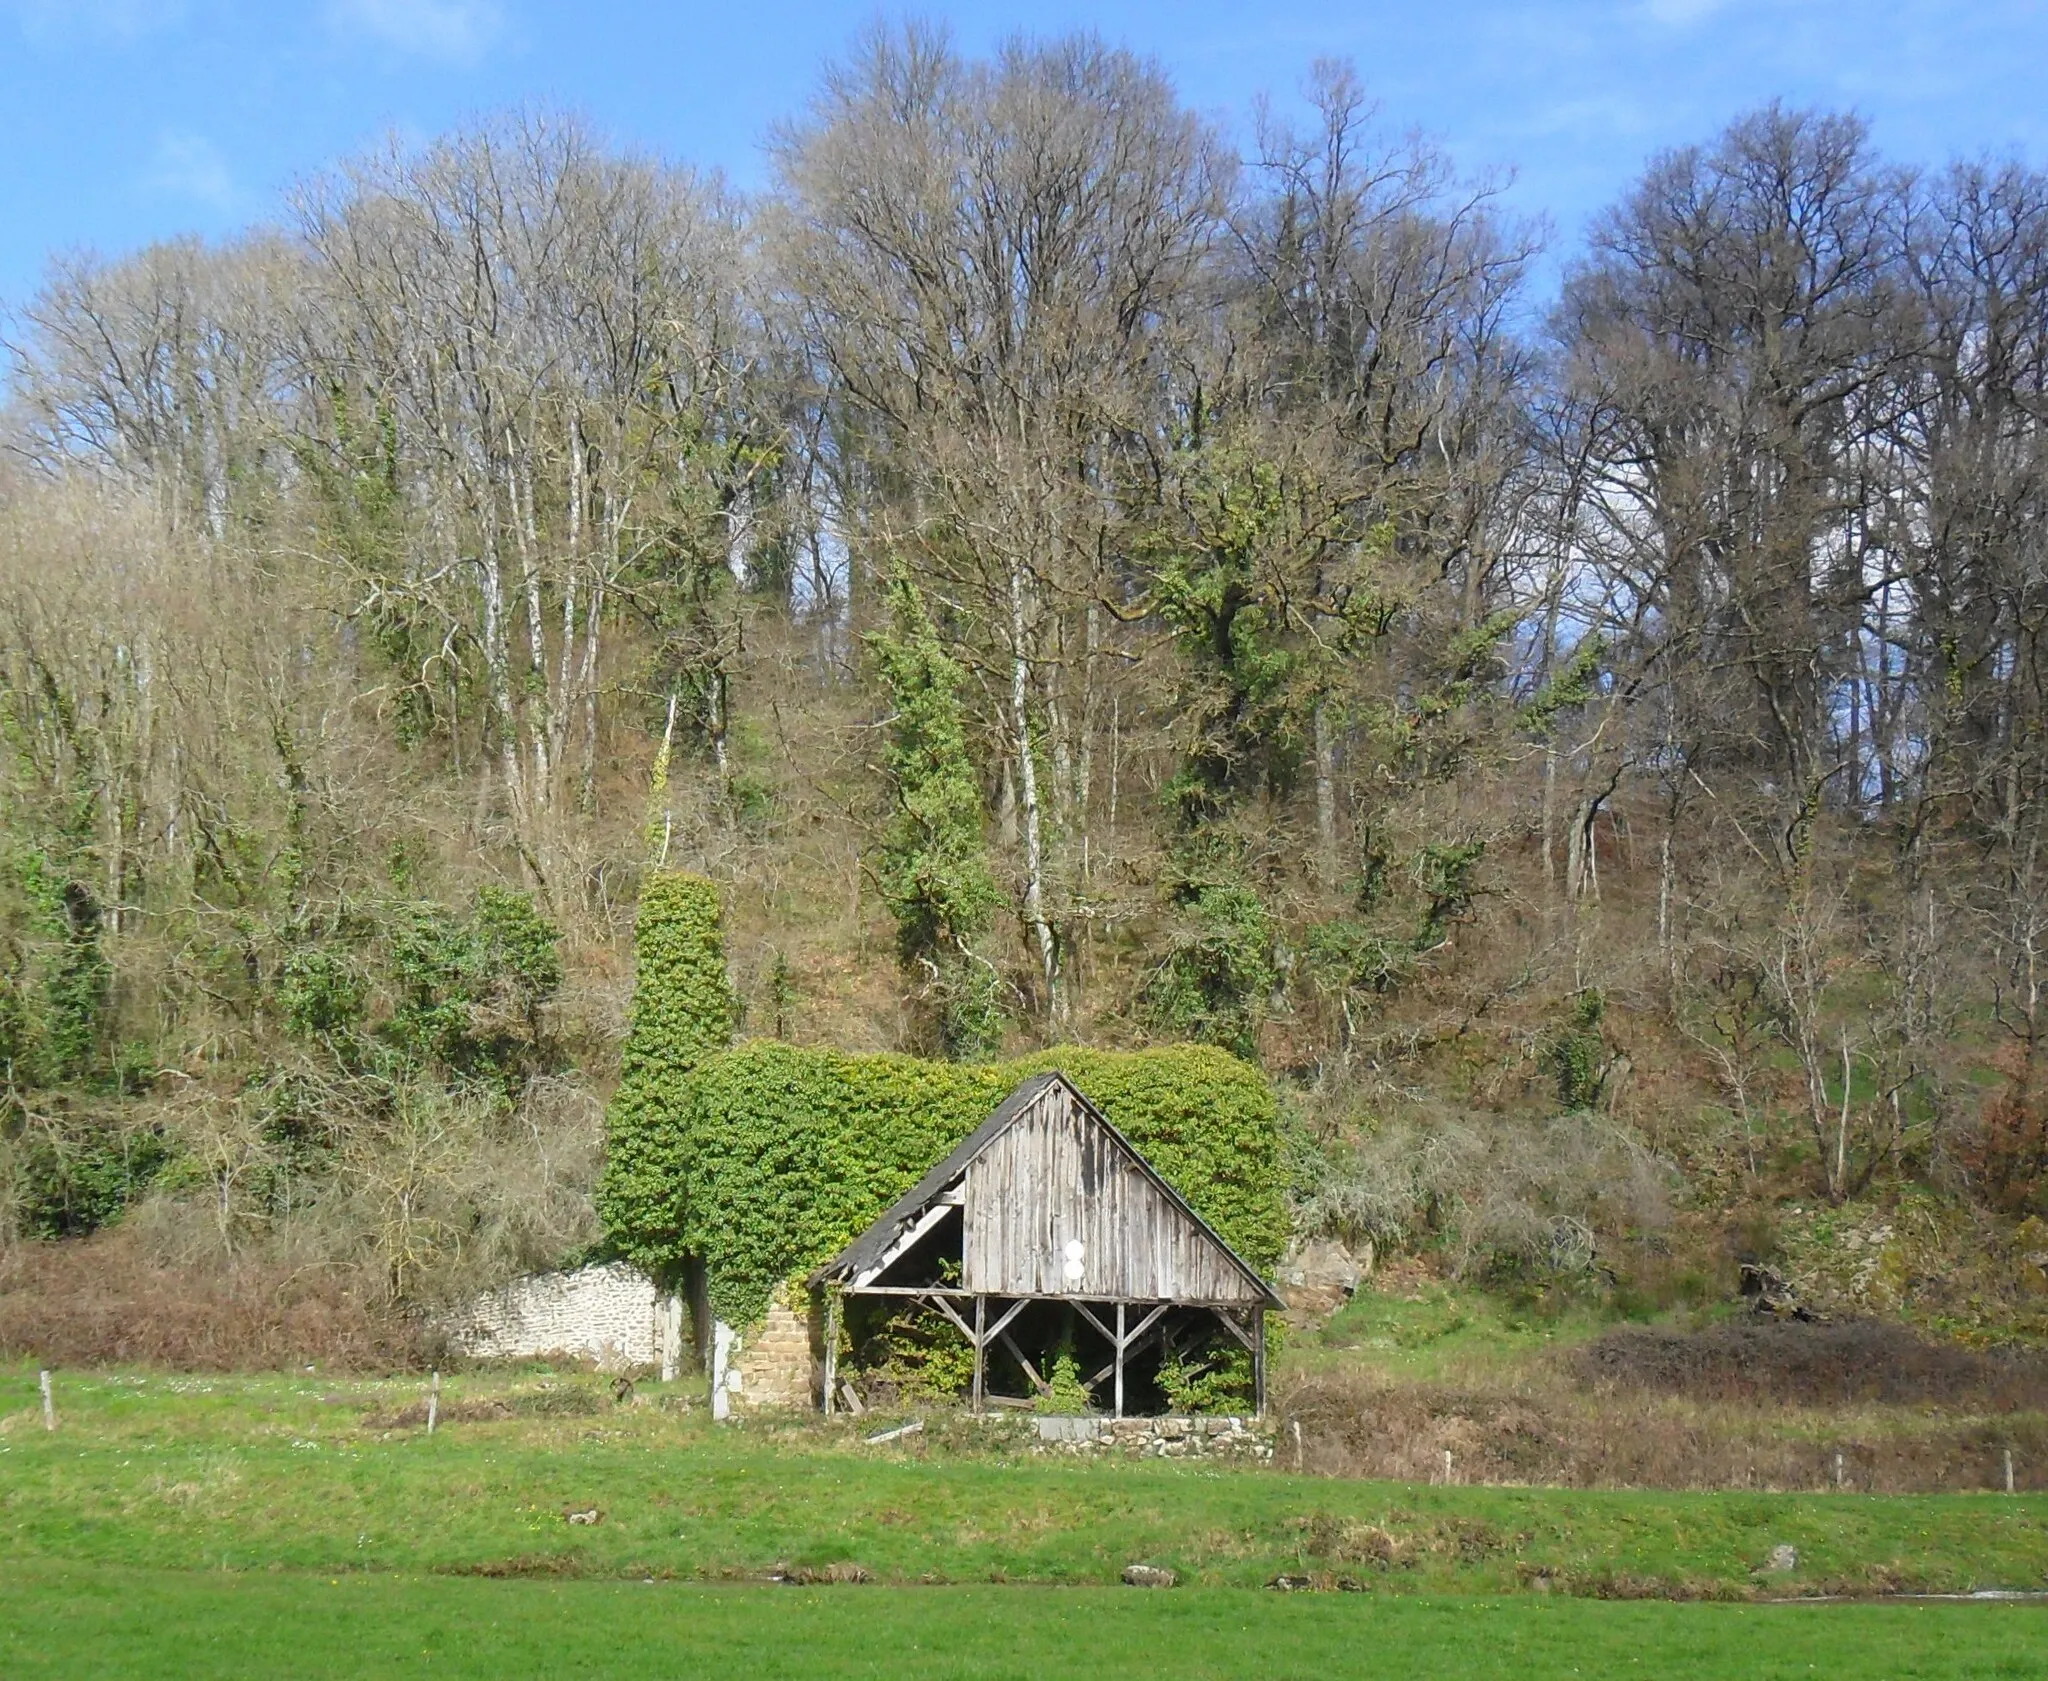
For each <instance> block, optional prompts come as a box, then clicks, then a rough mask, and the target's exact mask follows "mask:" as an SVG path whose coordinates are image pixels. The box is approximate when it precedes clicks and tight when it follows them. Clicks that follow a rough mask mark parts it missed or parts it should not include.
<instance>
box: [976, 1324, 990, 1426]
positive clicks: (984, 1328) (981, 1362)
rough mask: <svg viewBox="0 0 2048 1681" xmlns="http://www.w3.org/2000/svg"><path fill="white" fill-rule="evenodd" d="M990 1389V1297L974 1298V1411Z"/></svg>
mask: <svg viewBox="0 0 2048 1681" xmlns="http://www.w3.org/2000/svg"><path fill="white" fill-rule="evenodd" d="M987 1387H988V1297H986V1296H976V1297H975V1298H974V1410H975V1411H976V1412H980V1411H981V1398H982V1395H983V1393H984V1391H985V1390H986V1389H987Z"/></svg>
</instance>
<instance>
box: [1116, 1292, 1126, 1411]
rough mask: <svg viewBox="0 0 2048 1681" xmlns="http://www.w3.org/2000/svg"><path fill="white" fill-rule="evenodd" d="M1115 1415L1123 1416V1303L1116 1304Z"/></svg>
mask: <svg viewBox="0 0 2048 1681" xmlns="http://www.w3.org/2000/svg"><path fill="white" fill-rule="evenodd" d="M1116 1416H1117V1417H1118V1418H1122V1417H1123V1416H1124V1304H1123V1303H1122V1302H1118V1303H1117V1304H1116Z"/></svg>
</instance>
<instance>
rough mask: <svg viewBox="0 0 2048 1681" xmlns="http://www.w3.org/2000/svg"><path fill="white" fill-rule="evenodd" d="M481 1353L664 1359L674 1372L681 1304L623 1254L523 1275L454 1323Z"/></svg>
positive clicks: (605, 1366)
mask: <svg viewBox="0 0 2048 1681" xmlns="http://www.w3.org/2000/svg"><path fill="white" fill-rule="evenodd" d="M449 1330H450V1335H451V1337H452V1338H453V1340H454V1342H455V1344H456V1346H457V1347H458V1348H460V1349H461V1350H462V1351H463V1352H464V1353H466V1354H468V1355H470V1356H471V1357H472V1358H474V1359H478V1360H535V1359H544V1358H558V1359H569V1360H587V1361H590V1362H591V1363H592V1364H594V1365H596V1366H597V1367H598V1368H599V1369H600V1370H602V1371H608V1372H610V1371H625V1370H628V1369H630V1368H632V1367H636V1366H659V1367H661V1368H662V1371H663V1374H664V1375H665V1376H672V1375H673V1374H674V1372H675V1369H676V1363H677V1359H678V1356H679V1353H680V1349H681V1343H682V1330H683V1327H682V1309H681V1304H680V1303H679V1302H678V1301H677V1300H676V1299H675V1298H674V1297H669V1296H663V1295H662V1294H661V1292H660V1291H658V1290H657V1289H656V1288H655V1287H654V1281H653V1280H652V1279H651V1278H649V1277H648V1276H647V1275H646V1274H645V1273H644V1272H642V1271H640V1269H639V1268H638V1267H633V1266H628V1265H626V1264H625V1263H624V1262H623V1261H614V1262H611V1263H610V1264H608V1265H605V1266H595V1267H581V1268H579V1269H578V1270H576V1271H575V1272H550V1273H536V1274H533V1275H531V1276H530V1277H526V1278H516V1279H514V1280H513V1281H512V1282H511V1283H510V1284H507V1285H505V1286H503V1287H502V1288H500V1289H497V1290H491V1291H487V1292H486V1293H485V1294H483V1295H481V1296H478V1297H477V1298H476V1299H475V1300H474V1301H472V1302H471V1303H470V1304H469V1306H468V1308H467V1309H466V1310H465V1311H464V1313H463V1315H462V1316H461V1318H460V1319H459V1320H458V1321H457V1322H456V1323H454V1324H453V1325H451V1326H450V1328H449Z"/></svg>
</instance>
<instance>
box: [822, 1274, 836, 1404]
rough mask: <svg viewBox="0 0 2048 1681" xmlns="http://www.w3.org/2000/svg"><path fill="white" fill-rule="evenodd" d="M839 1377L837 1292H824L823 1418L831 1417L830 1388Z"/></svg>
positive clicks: (827, 1290)
mask: <svg viewBox="0 0 2048 1681" xmlns="http://www.w3.org/2000/svg"><path fill="white" fill-rule="evenodd" d="M838 1375H839V1292H838V1291H837V1290H834V1289H832V1288H830V1287H829V1286H828V1287H827V1288H826V1291H825V1416H826V1417H827V1418H829V1417H831V1416H832V1399H833V1397H832V1386H833V1381H834V1379H836V1378H837V1377H838Z"/></svg>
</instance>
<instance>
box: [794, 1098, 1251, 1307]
mask: <svg viewBox="0 0 2048 1681" xmlns="http://www.w3.org/2000/svg"><path fill="white" fill-rule="evenodd" d="M1054 1086H1064V1087H1065V1088H1066V1090H1067V1092H1068V1093H1069V1094H1070V1095H1071V1096H1072V1097H1073V1099H1074V1100H1075V1102H1077V1103H1079V1104H1080V1106H1081V1107H1082V1109H1083V1110H1085V1111H1086V1113H1087V1115H1088V1117H1089V1119H1090V1120H1092V1121H1093V1122H1094V1123H1095V1124H1096V1125H1097V1126H1099V1127H1101V1128H1102V1130H1103V1131H1105V1132H1106V1133H1108V1134H1109V1136H1110V1137H1111V1139H1113V1140H1114V1141H1115V1142H1116V1144H1117V1145H1118V1147H1119V1148H1120V1149H1122V1151H1123V1152H1124V1154H1125V1155H1126V1156H1128V1157H1129V1158H1130V1160H1131V1162H1132V1164H1133V1165H1134V1166H1135V1167H1136V1168H1137V1169H1138V1171H1139V1172H1140V1173H1142V1174H1143V1175H1144V1176H1145V1177H1146V1178H1147V1179H1148V1180H1150V1181H1151V1183H1152V1184H1153V1186H1154V1187H1155V1188H1156V1189H1157V1190H1158V1191H1159V1192H1160V1193H1161V1195H1163V1196H1164V1197H1165V1198H1166V1199H1167V1201H1168V1202H1169V1203H1171V1204H1172V1205H1173V1207H1174V1208H1175V1209H1177V1210H1178V1211H1179V1212H1180V1213H1181V1214H1183V1215H1185V1216H1186V1217H1187V1218H1188V1219H1189V1220H1190V1221H1192V1222H1193V1223H1194V1224H1195V1226H1196V1227H1198V1228H1199V1229H1200V1231H1201V1232H1202V1234H1203V1235H1204V1236H1205V1237H1206V1238H1208V1240H1209V1241H1210V1242H1211V1243H1213V1244H1215V1245H1216V1247H1217V1248H1218V1249H1220V1250H1221V1251H1222V1252H1223V1253H1224V1254H1225V1255H1226V1256H1228V1257H1229V1259H1230V1262H1231V1264H1232V1265H1233V1266H1234V1267H1236V1269H1237V1270H1238V1271H1239V1272H1241V1273H1242V1274H1243V1275H1244V1276H1245V1277H1246V1278H1247V1279H1249V1280H1250V1281H1251V1283H1252V1285H1253V1286H1254V1287H1255V1288H1256V1289H1257V1290H1258V1291H1259V1293H1260V1294H1261V1295H1262V1296H1263V1297H1264V1298H1265V1300H1266V1302H1267V1305H1268V1306H1271V1307H1284V1306H1285V1305H1286V1304H1285V1303H1284V1302H1283V1301H1282V1300H1281V1299H1280V1297H1279V1296H1278V1295H1277V1294H1276V1293H1275V1292H1274V1290H1273V1287H1272V1286H1271V1285H1270V1284H1268V1283H1267V1282H1266V1281H1265V1280H1264V1279H1263V1278H1261V1277H1260V1276H1259V1275H1258V1273H1257V1271H1256V1270H1255V1269H1254V1268H1253V1267H1252V1265H1251V1263H1250V1262H1248V1261H1247V1260H1245V1258H1244V1257H1243V1256H1242V1255H1240V1254H1238V1252H1237V1251H1236V1250H1235V1249H1233V1248H1231V1246H1230V1245H1229V1243H1228V1242H1226V1241H1225V1240H1224V1237H1223V1234H1222V1233H1221V1232H1219V1231H1217V1229H1216V1228H1215V1227H1214V1226H1212V1225H1210V1224H1209V1222H1208V1221H1207V1220H1205V1219H1203V1218H1202V1216H1201V1215H1199V1214H1197V1213H1196V1212H1195V1211H1194V1209H1192V1208H1191V1207H1189V1206H1188V1201H1187V1198H1185V1197H1184V1196H1182V1195H1181V1194H1180V1192H1178V1191H1176V1190H1175V1189H1174V1188H1173V1187H1172V1186H1171V1185H1169V1184H1168V1183H1167V1182H1166V1181H1165V1179H1163V1178H1162V1177H1161V1176H1160V1174H1159V1170H1158V1169H1157V1168H1155V1167H1154V1166H1153V1165H1152V1164H1151V1163H1150V1162H1149V1161H1147V1160H1146V1159H1145V1153H1144V1152H1143V1151H1142V1150H1140V1149H1139V1148H1138V1147H1137V1146H1136V1145H1135V1144H1133V1143H1132V1142H1131V1141H1130V1140H1129V1139H1128V1138H1126V1137H1125V1136H1124V1135H1123V1134H1122V1133H1121V1132H1119V1131H1118V1130H1117V1128H1116V1126H1115V1124H1114V1123H1113V1122H1112V1121H1111V1120H1110V1119H1109V1117H1108V1116H1107V1115H1105V1114H1103V1112H1102V1111H1101V1110H1100V1109H1098V1108H1096V1107H1095V1105H1094V1104H1093V1103H1091V1102H1090V1101H1089V1099H1088V1094H1087V1093H1086V1092H1084V1091H1082V1090H1081V1088H1080V1087H1079V1086H1077V1085H1075V1084H1074V1082H1073V1081H1072V1080H1070V1079H1068V1078H1067V1076H1066V1075H1065V1074H1063V1073H1061V1072H1060V1071H1059V1070H1057V1069H1054V1070H1053V1071H1051V1072H1050V1073H1045V1074H1034V1075H1032V1076H1031V1078H1030V1079H1028V1080H1025V1081H1024V1082H1023V1083H1022V1084H1020V1085H1019V1086H1018V1087H1017V1089H1016V1090H1015V1091H1013V1092H1011V1093H1010V1095H1009V1096H1008V1097H1006V1098H1004V1099H1003V1101H1002V1102H1001V1103H999V1104H998V1105H996V1107H995V1110H994V1111H993V1112H992V1113H991V1114H990V1115H989V1117H988V1119H987V1120H985V1121H983V1122H982V1123H981V1125H979V1126H978V1127H976V1128H975V1129H974V1130H973V1131H972V1132H970V1133H969V1134H968V1135H967V1136H966V1137H965V1138H963V1139H961V1140H960V1142H959V1143H958V1144H956V1145H954V1146H953V1148H952V1150H951V1151H949V1152H948V1153H947V1155H946V1157H945V1159H944V1160H943V1161H941V1162H939V1163H938V1164H937V1165H936V1166H935V1167H933V1168H932V1169H931V1171H930V1172H929V1173H927V1174H926V1175H925V1176H924V1177H923V1178H922V1179H920V1180H919V1181H918V1182H917V1183H916V1184H915V1185H913V1186H911V1187H910V1189H909V1190H907V1191H905V1192H904V1193H903V1195H902V1196H900V1197H898V1198H897V1199H896V1200H895V1201H894V1202H893V1203H891V1204H890V1205H889V1206H888V1207H887V1208H886V1209H884V1210H883V1211H882V1213H881V1214H880V1215H879V1216H877V1217H876V1219H875V1221H874V1223H873V1224H872V1225H870V1226H869V1227H868V1229H867V1230H866V1231H864V1232H862V1233H861V1234H860V1236H859V1237H857V1238H855V1239H854V1240H853V1241H852V1242H851V1243H849V1244H848V1245H847V1246H846V1247H845V1248H844V1249H842V1250H841V1251H840V1252H839V1253H838V1254H837V1255H835V1256H834V1257H833V1258H832V1259H831V1260H829V1261H827V1262H826V1263H825V1264H824V1265H823V1266H821V1267H819V1268H818V1269H817V1270H816V1271H815V1272H813V1273H812V1274H811V1275H810V1277H809V1279H807V1280H806V1282H807V1283H809V1284H812V1285H818V1284H824V1283H827V1282H829V1281H831V1280H834V1279H840V1280H843V1279H848V1278H853V1277H856V1276H858V1275H859V1274H860V1273H862V1272H865V1271H866V1270H867V1269H868V1268H870V1267H872V1266H874V1265H875V1264H876V1263H877V1262H879V1261H880V1260H881V1259H882V1257H883V1256H884V1255H886V1254H887V1253H888V1251H889V1248H890V1246H891V1245H892V1244H893V1243H895V1241H896V1240H897V1238H899V1237H900V1236H901V1235H902V1234H903V1233H904V1232H905V1231H906V1230H908V1229H909V1228H910V1227H911V1226H912V1225H913V1224H914V1223H915V1222H916V1221H917V1219H918V1217H919V1216H920V1215H921V1214H923V1213H924V1212H925V1210H926V1209H928V1208H929V1207H930V1206H931V1205H932V1203H933V1201H934V1200H936V1199H937V1198H938V1196H939V1195H940V1194H941V1193H942V1192H944V1191H945V1190H946V1188H947V1187H948V1186H949V1185H951V1184H953V1182H954V1181H955V1180H957V1179H960V1178H961V1177H962V1176H964V1175H965V1174H966V1172H967V1170H968V1168H969V1167H971V1166H972V1165H973V1164H974V1161H975V1158H976V1157H978V1156H980V1155H981V1154H982V1152H983V1151H985V1150H986V1149H987V1148H988V1147H989V1145H990V1144H992V1143H994V1142H995V1140H996V1139H997V1138H998V1137H999V1136H1001V1135H1002V1134H1003V1133H1004V1132H1006V1131H1007V1130H1008V1129H1009V1128H1010V1127H1011V1126H1013V1125H1014V1124H1015V1123H1016V1122H1017V1121H1018V1120H1019V1119H1020V1118H1021V1117H1022V1116H1023V1115H1024V1114H1025V1113H1026V1112H1028V1111H1029V1110H1030V1109H1031V1107H1032V1106H1033V1105H1034V1104H1035V1103H1037V1101H1038V1100H1039V1098H1041V1097H1042V1096H1044V1095H1045V1093H1046V1092H1047V1091H1048V1090H1050V1089H1051V1088H1052V1087H1054Z"/></svg>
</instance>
